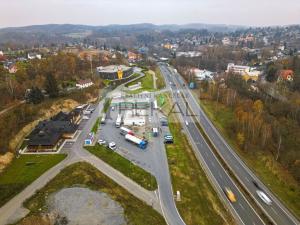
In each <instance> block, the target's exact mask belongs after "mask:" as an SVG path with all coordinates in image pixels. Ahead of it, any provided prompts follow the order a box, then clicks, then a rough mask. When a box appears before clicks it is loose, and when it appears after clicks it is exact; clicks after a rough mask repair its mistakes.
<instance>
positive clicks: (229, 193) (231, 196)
mask: <svg viewBox="0 0 300 225" xmlns="http://www.w3.org/2000/svg"><path fill="white" fill-rule="evenodd" d="M224 193H225V195H226V197H227V198H228V200H229V201H230V202H232V203H234V202H236V197H235V195H234V194H233V192H232V190H231V189H230V188H229V187H225V188H224Z"/></svg>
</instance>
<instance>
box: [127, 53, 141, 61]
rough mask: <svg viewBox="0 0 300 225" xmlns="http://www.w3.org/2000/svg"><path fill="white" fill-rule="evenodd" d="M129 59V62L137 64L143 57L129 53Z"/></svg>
mask: <svg viewBox="0 0 300 225" xmlns="http://www.w3.org/2000/svg"><path fill="white" fill-rule="evenodd" d="M127 58H128V61H129V62H137V61H140V60H141V58H142V57H141V55H140V54H138V53H134V52H131V51H129V52H128V53H127Z"/></svg>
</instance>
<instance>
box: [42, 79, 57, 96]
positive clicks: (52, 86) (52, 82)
mask: <svg viewBox="0 0 300 225" xmlns="http://www.w3.org/2000/svg"><path fill="white" fill-rule="evenodd" d="M45 88H46V91H47V92H48V94H49V96H50V98H56V97H58V95H59V90H58V85H57V81H56V79H55V77H54V76H53V74H52V73H48V74H47V76H46V81H45Z"/></svg>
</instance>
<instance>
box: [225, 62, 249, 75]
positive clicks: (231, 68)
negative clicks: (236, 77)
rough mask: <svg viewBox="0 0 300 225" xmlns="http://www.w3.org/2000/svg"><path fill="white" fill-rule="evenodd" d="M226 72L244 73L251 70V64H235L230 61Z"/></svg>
mask: <svg viewBox="0 0 300 225" xmlns="http://www.w3.org/2000/svg"><path fill="white" fill-rule="evenodd" d="M226 72H227V73H229V72H232V73H237V74H240V75H243V74H244V73H249V72H250V66H241V65H234V63H229V64H228V66H227V70H226Z"/></svg>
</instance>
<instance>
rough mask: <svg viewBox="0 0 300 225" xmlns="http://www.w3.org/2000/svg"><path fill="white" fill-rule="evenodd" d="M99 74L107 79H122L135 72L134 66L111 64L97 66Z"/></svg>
mask: <svg viewBox="0 0 300 225" xmlns="http://www.w3.org/2000/svg"><path fill="white" fill-rule="evenodd" d="M97 73H98V75H99V76H100V77H101V78H102V79H105V80H121V79H125V78H128V77H130V76H131V75H132V74H133V68H132V67H128V66H125V65H110V66H105V67H102V66H99V67H97Z"/></svg>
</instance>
